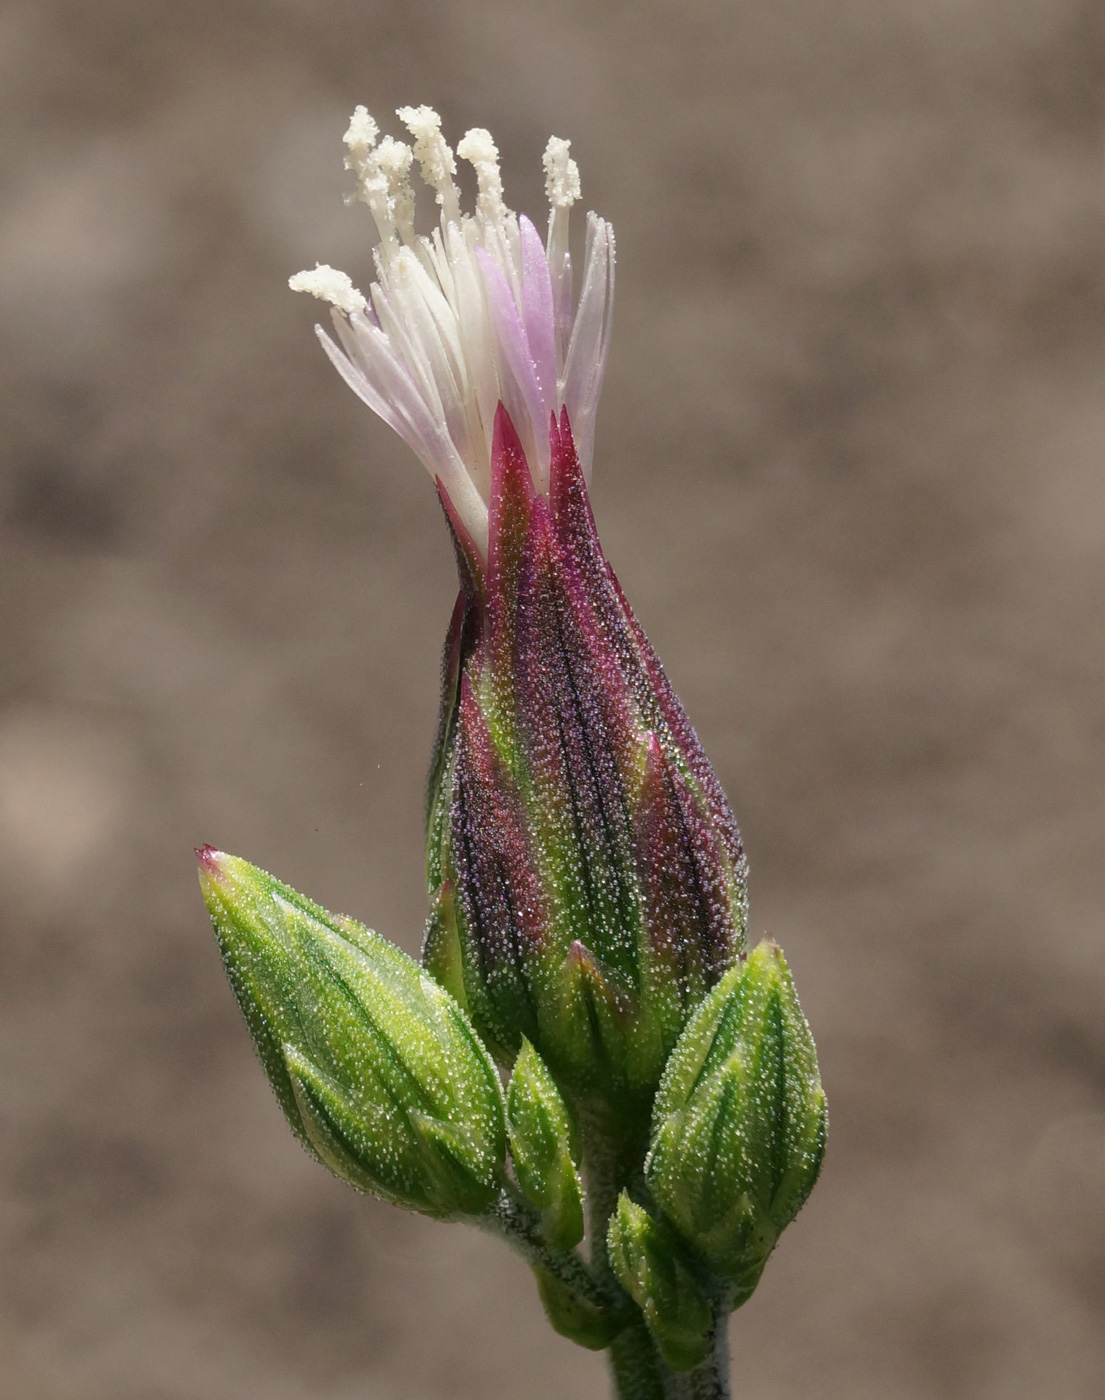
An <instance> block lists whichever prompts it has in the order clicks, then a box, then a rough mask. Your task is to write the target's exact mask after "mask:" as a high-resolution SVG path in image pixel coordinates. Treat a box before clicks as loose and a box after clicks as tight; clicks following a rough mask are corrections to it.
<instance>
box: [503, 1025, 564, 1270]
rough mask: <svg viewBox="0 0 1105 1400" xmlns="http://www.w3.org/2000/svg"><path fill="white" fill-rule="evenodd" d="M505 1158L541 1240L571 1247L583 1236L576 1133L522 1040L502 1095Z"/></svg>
mask: <svg viewBox="0 0 1105 1400" xmlns="http://www.w3.org/2000/svg"><path fill="white" fill-rule="evenodd" d="M506 1111H507V1133H508V1134H509V1138H510V1155H511V1159H512V1160H513V1162H514V1170H515V1173H516V1174H517V1177H518V1185H519V1186H520V1187H521V1188H522V1193H523V1195H524V1196H525V1197H526V1198H527V1199H528V1200H529V1201H530V1202H531V1203H532V1204H533V1205H535V1206H537V1207H538V1208H539V1209H540V1211H541V1224H542V1230H543V1233H544V1236H545V1239H546V1240H547V1241H548V1242H549V1244H551V1245H552V1246H553V1248H554V1249H574V1248H575V1246H576V1245H577V1244H579V1242H580V1240H581V1239H582V1238H583V1184H582V1182H581V1181H580V1179H579V1172H578V1171H577V1169H576V1163H577V1162H578V1160H579V1132H578V1129H577V1128H576V1125H575V1123H574V1121H573V1119H572V1117H571V1114H570V1113H569V1110H568V1106H567V1104H566V1103H565V1102H564V1100H563V1098H562V1097H561V1094H560V1090H559V1089H558V1088H557V1087H556V1084H555V1082H554V1080H553V1077H552V1075H551V1074H550V1073H549V1071H548V1070H547V1069H546V1067H545V1065H544V1063H543V1062H542V1060H541V1057H540V1055H538V1053H537V1051H536V1050H535V1049H534V1048H533V1046H532V1045H531V1044H530V1043H529V1041H528V1040H523V1042H522V1049H521V1051H520V1053H519V1055H518V1058H517V1059H516V1060H515V1062H514V1070H513V1073H512V1074H511V1076H510V1084H509V1086H508V1088H507V1095H506Z"/></svg>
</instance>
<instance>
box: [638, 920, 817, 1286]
mask: <svg viewBox="0 0 1105 1400" xmlns="http://www.w3.org/2000/svg"><path fill="white" fill-rule="evenodd" d="M826 1126H827V1117H826V1108H825V1094H824V1091H823V1089H822V1087H821V1079H820V1075H819V1073H818V1068H817V1052H816V1050H815V1048H814V1043H813V1037H812V1036H811V1035H810V1030H809V1026H808V1025H807V1023H806V1018H805V1017H804V1016H803V1014H802V1008H801V1007H800V1006H799V1004H798V997H797V995H796V993H795V990H794V983H793V981H792V979H791V976H790V970H789V968H788V967H787V964H786V960H785V959H784V957H783V954H782V951H781V949H779V948H778V947H777V946H776V945H775V944H774V943H771V942H763V943H761V944H760V945H759V947H758V948H756V949H755V951H754V952H753V953H751V954H750V955H749V958H748V960H747V962H746V963H744V964H742V965H738V966H737V967H734V968H733V969H732V971H731V972H729V973H728V974H727V975H726V976H725V977H724V978H723V979H722V981H721V982H720V983H719V984H718V985H717V987H715V989H714V990H713V992H711V993H710V995H709V996H708V997H707V998H706V999H705V1001H704V1002H703V1003H702V1005H701V1006H700V1007H699V1009H698V1010H697V1011H696V1013H695V1014H694V1016H693V1017H692V1018H691V1020H690V1021H689V1022H688V1024H687V1027H686V1029H685V1030H684V1032H683V1034H682V1036H681V1037H680V1039H679V1043H678V1044H677V1045H676V1047H675V1050H674V1051H673V1052H672V1056H671V1059H670V1060H669V1062H668V1065H667V1068H666V1070H665V1071H664V1077H663V1079H662V1081H661V1083H660V1088H659V1090H658V1091H657V1094H656V1102H655V1105H654V1109H653V1123H652V1142H651V1147H650V1150H649V1155H648V1158H647V1160H646V1163H645V1174H646V1177H647V1180H648V1184H649V1188H650V1190H651V1192H652V1195H653V1198H654V1200H655V1201H656V1203H657V1205H658V1206H659V1207H660V1209H661V1210H662V1211H663V1213H664V1216H665V1217H666V1218H667V1220H668V1221H670V1223H671V1224H672V1225H673V1226H674V1227H675V1229H676V1230H677V1231H678V1232H679V1234H680V1236H681V1237H682V1239H683V1240H684V1241H685V1243H686V1244H687V1245H688V1246H689V1247H690V1248H691V1249H692V1250H693V1251H694V1252H695V1253H696V1254H697V1255H698V1256H699V1257H700V1258H701V1259H702V1260H703V1261H704V1262H705V1263H706V1265H707V1266H708V1267H709V1268H710V1269H712V1270H713V1271H714V1272H715V1273H717V1274H718V1275H719V1276H721V1277H722V1278H725V1279H727V1280H728V1281H729V1283H730V1285H731V1287H732V1289H733V1301H734V1305H739V1304H740V1303H742V1302H744V1301H745V1300H746V1299H747V1298H748V1297H749V1296H750V1295H751V1292H752V1290H753V1289H754V1288H755V1285H756V1282H757V1281H758V1279H759V1275H760V1272H761V1271H762V1269H763V1266H764V1264H765V1263H766V1261H767V1257H768V1255H769V1254H770V1253H771V1251H772V1249H773V1248H774V1246H775V1242H776V1240H777V1239H778V1237H779V1235H780V1234H781V1233H782V1231H783V1230H784V1229H785V1227H786V1226H787V1225H788V1224H789V1223H790V1222H791V1221H792V1220H793V1219H794V1217H795V1216H796V1215H797V1214H798V1211H799V1210H800V1209H801V1207H802V1205H803V1204H804V1203H805V1201H806V1198H807V1197H808V1196H809V1194H810V1192H811V1191H812V1189H813V1186H814V1183H815V1182H816V1180H817V1176H818V1173H819V1172H820V1170H821V1162H822V1158H823V1156H824V1151H825V1134H826Z"/></svg>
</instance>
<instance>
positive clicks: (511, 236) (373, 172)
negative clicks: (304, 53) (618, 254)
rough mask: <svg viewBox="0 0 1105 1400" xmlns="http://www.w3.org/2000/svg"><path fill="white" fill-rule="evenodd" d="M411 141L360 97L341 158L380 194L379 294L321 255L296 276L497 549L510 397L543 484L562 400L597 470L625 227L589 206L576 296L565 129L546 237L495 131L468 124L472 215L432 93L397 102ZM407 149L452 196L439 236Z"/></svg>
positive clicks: (374, 401)
mask: <svg viewBox="0 0 1105 1400" xmlns="http://www.w3.org/2000/svg"><path fill="white" fill-rule="evenodd" d="M399 115H400V117H401V118H402V120H403V122H404V123H405V125H406V126H407V128H408V130H409V131H410V132H411V134H412V136H413V137H414V146H413V150H412V148H411V147H409V146H407V145H405V144H404V143H402V142H399V141H394V140H392V139H391V138H390V137H384V139H383V140H382V141H381V140H378V135H379V132H378V128H377V126H376V123H375V122H374V121H373V120H372V118H371V117H370V116H369V115H368V113H367V111H366V110H365V109H364V108H363V107H358V108H357V110H356V112H355V113H354V115H353V119H352V121H351V123H350V127H349V131H348V132H347V133H346V137H345V141H346V147H347V152H348V154H347V157H346V165H347V167H348V168H349V169H350V170H352V171H353V172H354V174H355V175H356V177H357V182H358V191H357V194H358V198H359V199H361V200H362V201H363V202H364V203H365V204H367V205H368V206H369V209H370V211H371V212H372V215H373V218H374V219H375V221H376V225H377V228H378V230H379V234H380V241H379V243H378V244H377V246H376V249H375V261H376V273H377V280H376V281H375V282H373V283H372V285H371V287H370V288H369V294H368V296H367V297H366V296H364V295H363V294H362V293H361V292H359V291H358V290H357V289H356V288H355V287H354V286H353V284H352V282H351V281H350V280H349V278H348V277H347V276H346V275H345V274H344V273H340V272H337V271H335V269H333V268H330V267H325V266H319V267H316V268H315V269H314V271H313V272H301V273H298V274H297V275H296V276H295V277H293V278H291V282H290V285H291V286H292V287H293V288H294V289H295V290H296V291H305V292H311V293H313V294H314V295H315V296H318V297H320V298H321V299H323V300H324V301H328V302H330V303H331V305H332V306H333V320H334V326H335V329H336V331H337V336H338V341H339V342H340V345H339V344H336V343H335V342H334V340H332V339H331V338H330V336H328V335H327V334H326V333H325V332H324V331H323V330H322V328H321V327H319V328H318V331H319V336H320V338H321V340H322V344H323V348H324V349H325V350H326V353H327V354H328V355H329V357H330V359H331V360H332V361H333V363H334V365H335V366H336V367H337V369H338V372H339V373H340V374H341V375H342V377H343V378H344V379H345V381H346V383H347V384H348V385H349V386H350V388H351V389H353V391H354V392H355V393H356V394H358V395H359V396H360V397H361V398H362V399H363V400H364V402H365V403H367V404H368V406H369V407H370V408H371V409H372V410H373V411H374V412H375V413H377V414H379V416H380V417H381V418H382V419H383V420H384V422H385V423H387V424H389V425H390V426H391V427H392V428H394V429H395V431H396V432H397V433H398V434H399V435H400V436H401V437H402V438H403V440H404V441H405V442H406V443H407V444H408V445H409V446H410V447H411V448H412V449H413V451H414V452H415V453H416V454H417V455H418V457H420V458H421V460H422V462H423V464H424V465H425V467H426V469H427V470H428V471H429V472H430V474H431V476H433V477H434V478H436V479H437V480H438V481H440V482H441V485H442V486H443V488H444V489H445V491H446V492H447V493H448V495H449V498H450V500H451V502H452V504H453V506H454V508H455V510H456V512H457V515H458V516H459V517H460V520H461V521H462V522H463V524H464V525H465V527H466V528H467V530H468V532H469V533H470V535H471V537H472V539H473V541H474V542H475V544H476V546H477V547H478V548H479V549H480V550H481V551H482V552H486V548H487V500H488V491H489V487H490V457H491V442H492V434H493V431H494V421H495V410H496V408H497V406H498V404H499V403H500V402H502V403H503V404H504V405H505V407H506V409H507V411H508V412H509V414H510V416H511V418H512V420H513V421H514V424H515V427H516V428H517V430H518V435H519V437H520V439H521V441H522V444H523V446H524V448H525V451H526V456H527V458H528V460H529V463H530V468H531V471H532V473H533V479H534V484H535V486H536V487H537V489H538V490H539V491H547V490H548V482H549V423H550V419H551V418H552V417H553V416H554V415H556V416H557V417H559V414H560V410H561V409H567V412H568V417H569V420H570V422H571V425H572V430H573V434H574V437H575V442H576V447H577V450H578V452H579V457H580V461H581V463H582V465H583V469H584V472H585V473H586V474H587V475H588V476H589V474H590V466H591V451H592V445H593V442H594V424H595V412H596V409H597V407H598V399H599V393H600V391H601V389H602V378H603V372H604V370H605V367H606V355H607V349H608V347H609V343H610V326H611V317H612V312H613V297H614V234H613V230H612V229H611V227H610V225H609V224H608V223H607V222H606V221H605V220H604V219H600V218H599V217H598V216H597V215H595V214H588V216H587V236H586V244H585V251H584V264H583V278H582V287H581V290H580V295H579V301H578V303H577V304H576V306H575V307H574V309H573V305H572V271H571V258H570V254H569V252H568V216H569V211H570V209H571V206H572V204H573V203H574V202H575V201H576V199H577V198H578V197H579V172H578V170H577V169H576V165H575V162H574V161H572V160H571V159H570V157H569V155H568V143H567V142H566V141H562V140H559V139H558V138H556V137H553V138H552V139H551V140H550V141H549V144H548V147H547V149H546V151H545V158H544V159H545V173H546V191H547V193H548V197H549V204H550V215H549V231H548V237H547V239H546V241H545V242H544V243H542V241H541V237H540V235H539V234H538V232H537V229H536V228H535V227H534V225H533V224H532V223H531V221H530V220H529V219H528V218H526V217H525V216H524V215H523V216H522V217H520V218H519V217H518V215H516V214H515V213H514V212H513V211H512V210H511V209H509V208H507V206H506V204H505V203H504V202H503V197H502V182H501V179H500V177H499V166H498V151H497V150H496V148H495V144H494V142H493V141H492V139H491V136H490V134H489V133H488V132H486V131H483V130H481V129H478V128H477V129H475V130H473V131H470V132H468V133H467V134H466V135H465V137H464V139H463V140H462V141H461V142H460V144H459V145H458V147H457V153H458V154H459V155H460V156H461V157H462V158H463V159H466V160H468V161H469V162H470V163H471V164H472V166H473V168H474V169H475V171H476V178H477V183H478V187H479V194H478V197H477V201H476V211H475V212H474V213H472V214H465V213H463V212H462V211H461V208H460V196H459V190H458V189H457V186H456V183H455V181H454V179H453V176H454V175H455V174H456V160H455V158H454V155H453V152H452V150H451V149H450V147H449V146H448V145H447V144H446V142H445V140H444V138H443V137H442V136H441V130H440V125H441V124H440V120H439V118H438V117H437V114H436V113H435V112H433V111H432V110H431V109H430V108H428V107H418V108H411V107H404V108H400V110H399ZM412 161H417V162H418V163H419V165H420V167H421V171H422V177H423V180H424V181H425V183H426V184H427V185H428V186H429V187H430V188H431V189H432V190H433V191H434V193H435V196H436V199H437V202H438V204H439V205H440V209H441V217H440V223H439V226H438V227H436V228H434V230H433V232H432V233H431V234H430V235H429V236H426V235H418V234H416V233H415V230H414V206H415V201H414V192H413V189H412V188H411V185H410V179H409V172H410V169H411V165H412Z"/></svg>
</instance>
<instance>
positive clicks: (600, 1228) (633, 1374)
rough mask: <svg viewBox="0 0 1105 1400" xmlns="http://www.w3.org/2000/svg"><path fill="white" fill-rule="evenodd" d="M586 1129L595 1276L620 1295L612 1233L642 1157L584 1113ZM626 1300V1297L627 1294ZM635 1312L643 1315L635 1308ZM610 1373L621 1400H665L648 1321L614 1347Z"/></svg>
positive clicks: (623, 1335) (630, 1330) (616, 1341)
mask: <svg viewBox="0 0 1105 1400" xmlns="http://www.w3.org/2000/svg"><path fill="white" fill-rule="evenodd" d="M580 1126H581V1127H582V1130H583V1169H584V1172H585V1174H586V1180H587V1238H588V1241H589V1243H590V1249H591V1271H592V1273H593V1274H594V1276H595V1278H596V1279H598V1280H599V1281H600V1282H601V1283H602V1284H603V1285H604V1286H605V1287H606V1288H609V1289H612V1290H618V1289H619V1284H618V1282H617V1280H616V1279H615V1277H614V1272H613V1270H612V1269H611V1267H610V1256H609V1251H608V1250H607V1245H606V1230H607V1226H608V1224H609V1222H610V1217H611V1215H613V1213H614V1208H615V1206H616V1205H617V1204H618V1195H619V1193H620V1192H621V1190H622V1188H623V1187H625V1186H627V1185H628V1184H629V1182H630V1180H631V1179H632V1177H633V1176H634V1175H635V1174H637V1173H639V1172H640V1161H641V1159H642V1158H643V1156H644V1153H643V1152H640V1153H619V1151H618V1147H617V1146H616V1145H615V1142H616V1140H615V1137H614V1134H613V1133H611V1132H610V1131H609V1129H607V1128H606V1126H605V1125H604V1124H602V1123H601V1122H598V1121H595V1120H594V1119H589V1118H588V1117H587V1116H586V1115H584V1114H582V1113H581V1114H580ZM623 1296H624V1295H623ZM634 1312H635V1313H636V1312H637V1310H636V1308H634ZM610 1369H611V1372H612V1373H613V1380H614V1393H615V1396H616V1397H617V1400H664V1383H663V1379H662V1371H664V1370H667V1367H665V1366H664V1365H663V1362H662V1361H661V1360H660V1357H659V1355H658V1354H657V1351H656V1347H655V1345H654V1343H653V1341H652V1337H651V1336H650V1335H649V1330H648V1328H647V1326H646V1325H645V1321H644V1318H642V1317H641V1316H640V1314H639V1313H637V1316H636V1317H635V1319H634V1320H633V1321H632V1322H631V1323H630V1324H629V1325H628V1326H627V1327H626V1328H625V1329H624V1330H623V1331H622V1332H621V1333H619V1335H618V1336H617V1337H615V1339H614V1341H613V1342H612V1343H611V1344H610Z"/></svg>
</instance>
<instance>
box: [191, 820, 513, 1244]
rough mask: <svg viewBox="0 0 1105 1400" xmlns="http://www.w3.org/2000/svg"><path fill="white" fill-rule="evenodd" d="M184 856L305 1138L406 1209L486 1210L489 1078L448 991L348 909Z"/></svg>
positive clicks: (498, 1146) (248, 870) (349, 1177)
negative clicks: (344, 912) (336, 909)
mask: <svg viewBox="0 0 1105 1400" xmlns="http://www.w3.org/2000/svg"><path fill="white" fill-rule="evenodd" d="M198 854H199V858H200V884H201V886H202V889H203V894H204V898H205V900H206V901H207V907H208V911H209V912H210V915H211V920H212V923H213V924H214V926H215V934H216V937H217V939H218V943H219V948H220V951H221V952H222V955H223V961H224V963H225V965H226V970H227V974H228V976H229V978H230V983H231V986H232V987H233V989H234V994H235V996H236V997H237V999H238V1005H239V1006H240V1007H241V1009H242V1012H243V1014H244V1016H245V1018H246V1023H247V1024H248V1026H249V1029H250V1033H251V1035H252V1037H253V1043H254V1046H255V1047H256V1050H257V1053H258V1055H259V1056H260V1058H261V1063H262V1064H263V1065H264V1067H265V1071H266V1073H267V1074H268V1077H269V1082H270V1083H271V1085H272V1087H273V1090H274V1091H275V1093H276V1097H277V1100H278V1101H279V1103H280V1106H281V1108H282V1109H283V1110H284V1114H285V1117H286V1118H287V1120H288V1122H289V1124H290V1125H291V1128H292V1131H293V1132H294V1133H295V1134H296V1136H297V1137H298V1138H299V1140H300V1141H301V1142H302V1143H303V1145H304V1147H306V1148H307V1150H308V1151H309V1152H310V1153H311V1154H312V1155H313V1156H315V1157H316V1158H318V1160H319V1161H321V1162H323V1163H324V1164H325V1165H326V1166H327V1167H329V1168H330V1170H331V1171H332V1172H334V1173H335V1175H337V1176H339V1177H341V1178H342V1179H343V1180H345V1181H347V1182H349V1183H350V1184H351V1185H353V1186H356V1187H358V1188H359V1189H360V1190H362V1191H366V1192H369V1193H370V1194H371V1195H374V1196H380V1197H382V1198H383V1199H384V1200H387V1201H391V1202H393V1203H394V1204H396V1205H400V1206H404V1207H406V1208H407V1209H410V1210H417V1211H422V1212H424V1213H425V1214H427V1215H432V1216H436V1217H438V1218H442V1219H447V1218H449V1217H453V1216H458V1215H479V1214H481V1213H482V1212H483V1211H485V1210H486V1209H487V1207H488V1206H489V1205H490V1204H491V1203H492V1201H493V1200H494V1199H495V1198H496V1196H497V1194H498V1192H499V1190H500V1189H501V1186H502V1181H503V1164H504V1157H505V1150H506V1127H505V1121H504V1114H503V1095H502V1088H501V1086H500V1083H499V1078H498V1075H497V1073H496V1071H495V1068H494V1065H493V1064H492V1062H491V1060H490V1058H489V1056H488V1054H487V1051H486V1050H485V1049H484V1047H483V1045H482V1044H481V1043H480V1041H479V1039H478V1037H477V1036H476V1034H475V1032H474V1031H473V1029H472V1027H471V1024H470V1023H469V1021H468V1018H467V1017H466V1016H465V1014H464V1012H463V1011H462V1010H461V1009H460V1007H459V1006H457V1004H456V1002H455V1001H454V999H453V998H452V997H451V996H450V995H449V993H448V992H446V991H445V990H444V989H443V988H442V987H440V986H439V985H438V984H437V983H436V982H434V981H433V980H432V979H431V978H430V977H428V976H427V975H426V973H425V972H423V970H422V969H421V968H420V967H419V966H418V964H417V963H416V962H414V961H413V960H412V959H411V958H409V957H408V956H407V955H406V954H405V953H404V952H402V951H401V950H400V949H399V948H396V947H395V946H394V945H392V944H390V943H388V942H387V941H386V940H385V939H383V938H380V937H379V936H378V935H377V934H375V933H372V932H371V931H369V930H368V929H365V928H363V927H362V926H361V925H360V924H357V923H354V921H353V920H352V919H346V918H343V917H340V916H335V915H333V914H328V913H327V912H326V910H324V909H320V908H319V907H318V905H316V904H313V903H311V901H310V900H308V899H305V898H304V897H303V896H302V895H300V894H297V893H296V892H295V891H294V890H292V889H290V888H289V887H288V886H287V885H283V884H281V883H280V882H279V881H277V880H274V879H273V878H272V876H270V875H266V874H265V872H264V871H262V870H258V869H257V868H256V867H255V866H252V865H249V864H247V862H246V861H244V860H239V859H237V858H236V857H235V856H229V855H225V854H223V853H222V852H220V851H215V850H213V849H212V848H211V847H204V848H203V849H202V850H201V851H199V852H198Z"/></svg>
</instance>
